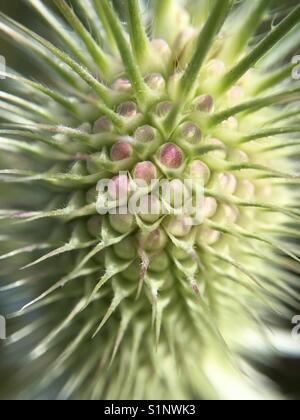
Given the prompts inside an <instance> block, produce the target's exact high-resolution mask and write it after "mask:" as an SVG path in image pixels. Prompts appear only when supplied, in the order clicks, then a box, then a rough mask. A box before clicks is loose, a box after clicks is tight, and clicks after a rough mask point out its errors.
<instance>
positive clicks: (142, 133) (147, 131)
mask: <svg viewBox="0 0 300 420" xmlns="http://www.w3.org/2000/svg"><path fill="white" fill-rule="evenodd" d="M156 134H157V131H156V129H155V128H153V127H151V126H150V125H143V126H142V127H139V128H137V130H136V131H135V133H134V138H135V140H136V141H139V142H141V143H150V142H151V141H154V140H155V139H156Z"/></svg>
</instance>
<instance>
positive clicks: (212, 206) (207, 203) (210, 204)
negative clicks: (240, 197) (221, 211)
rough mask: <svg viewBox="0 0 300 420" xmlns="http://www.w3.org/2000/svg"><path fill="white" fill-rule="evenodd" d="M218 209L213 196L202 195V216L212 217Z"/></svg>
mask: <svg viewBox="0 0 300 420" xmlns="http://www.w3.org/2000/svg"><path fill="white" fill-rule="evenodd" d="M217 209H218V203H217V200H216V199H215V198H213V197H204V200H203V217H204V218H206V219H210V218H211V217H213V216H214V215H215V214H216V212H217Z"/></svg>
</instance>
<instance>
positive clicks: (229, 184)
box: [217, 172, 237, 195]
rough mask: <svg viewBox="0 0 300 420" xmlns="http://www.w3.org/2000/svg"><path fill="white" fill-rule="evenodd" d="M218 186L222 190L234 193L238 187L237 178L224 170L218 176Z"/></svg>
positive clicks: (230, 193)
mask: <svg viewBox="0 0 300 420" xmlns="http://www.w3.org/2000/svg"><path fill="white" fill-rule="evenodd" d="M217 182H218V188H219V189H220V192H222V193H225V194H229V195H232V194H234V193H235V192H236V189H237V179H236V177H235V176H234V175H232V174H231V173H229V172H223V173H221V174H219V176H218V181H217Z"/></svg>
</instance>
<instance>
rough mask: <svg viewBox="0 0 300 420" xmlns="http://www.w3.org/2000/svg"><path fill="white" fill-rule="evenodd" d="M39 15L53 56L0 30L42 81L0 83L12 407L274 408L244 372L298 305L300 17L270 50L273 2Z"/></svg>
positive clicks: (169, 3)
mask: <svg viewBox="0 0 300 420" xmlns="http://www.w3.org/2000/svg"><path fill="white" fill-rule="evenodd" d="M28 3H29V5H30V6H32V7H33V9H34V10H35V11H37V12H38V13H39V15H40V19H42V20H43V21H46V23H47V24H48V26H50V28H51V38H53V37H54V40H51V41H50V40H48V39H46V38H44V37H42V36H40V35H38V34H37V33H34V32H33V31H31V30H30V29H28V28H25V27H24V26H22V25H21V24H19V23H17V22H15V21H13V20H11V19H10V18H9V17H7V16H5V15H4V14H3V13H1V14H0V30H1V32H2V33H3V34H4V35H5V36H6V37H8V38H10V39H11V40H12V42H13V44H14V45H15V46H19V47H21V48H23V49H24V50H25V51H26V52H27V53H30V54H32V55H33V57H34V58H35V59H36V61H35V62H34V65H35V66H36V67H37V68H38V66H39V65H40V64H39V63H42V65H43V68H45V69H46V75H47V81H44V82H42V81H39V82H37V81H33V80H31V79H29V78H26V77H24V76H22V75H21V74H20V73H19V72H16V71H13V70H8V71H6V72H1V75H2V76H5V78H6V79H7V83H6V85H5V87H6V89H5V90H2V91H1V93H0V96H1V104H2V111H1V120H2V122H1V129H0V135H1V143H0V148H1V150H2V151H3V158H1V166H2V167H3V168H4V169H2V170H1V181H2V184H3V187H2V189H3V194H5V195H6V197H7V198H5V200H3V201H4V204H5V208H4V209H3V210H2V211H1V219H2V220H3V221H4V222H3V230H4V232H6V230H7V235H6V236H5V238H7V239H5V240H6V244H5V246H4V247H3V249H5V248H8V249H7V250H6V252H5V251H4V252H3V255H2V256H1V260H3V261H7V264H6V266H5V268H3V269H2V270H1V277H2V278H3V283H4V286H3V287H2V288H1V290H2V292H3V293H8V296H9V301H10V302H12V304H11V308H13V313H12V314H11V315H10V325H9V326H10V329H11V331H12V333H11V335H10V338H9V340H8V341H7V342H6V347H5V348H6V351H7V355H6V356H7V360H8V362H7V363H8V365H10V363H11V364H13V363H16V366H15V368H14V373H13V374H12V375H11V376H10V381H9V382H8V385H7V389H4V391H5V392H7V394H8V395H11V393H12V392H13V393H15V395H18V396H19V397H25V398H28V397H37V396H41V395H48V396H49V395H50V394H51V392H54V395H53V397H55V398H89V399H97V398H116V399H118V398H130V399H131V398H192V397H197V398H200V397H201V398H205V397H206V398H236V397H242V398H243V397H245V396H246V397H254V396H260V394H261V393H262V390H261V388H260V387H261V386H262V382H260V379H259V378H257V377H256V376H255V373H253V372H252V371H250V367H249V365H248V364H247V357H248V356H250V355H251V356H253V355H254V354H255V351H256V349H255V344H256V343H257V342H258V341H259V340H262V342H263V343H264V345H265V346H266V347H268V344H267V339H266V338H265V327H266V324H267V321H266V314H267V313H269V312H270V313H273V314H274V313H278V312H280V313H281V314H284V315H285V316H289V315H290V312H289V310H288V309H287V304H289V305H290V306H294V307H295V306H297V305H298V304H299V297H298V296H296V295H295V293H294V292H293V289H292V285H293V281H294V278H295V274H293V273H296V272H298V270H299V268H298V267H297V263H298V262H299V257H298V248H297V245H296V243H295V242H293V241H292V240H291V238H297V237H298V236H299V234H298V221H299V217H300V213H299V210H298V208H297V188H298V183H299V175H298V174H297V172H296V165H295V161H294V160H293V159H292V157H293V156H294V155H295V154H297V153H298V149H299V141H298V140H297V135H298V133H299V131H300V129H299V126H298V125H297V117H298V111H297V106H296V100H297V99H298V97H299V93H300V87H299V84H297V83H296V82H295V81H293V80H292V77H291V72H292V67H291V65H286V64H282V63H283V62H284V59H285V57H286V55H287V54H288V53H289V51H292V50H293V48H294V47H295V46H296V42H297V41H296V39H297V38H298V35H299V29H298V26H297V24H298V23H299V21H300V7H299V6H297V7H294V8H292V9H291V10H290V11H289V13H288V14H287V15H285V14H283V17H281V18H280V21H279V23H278V24H277V25H276V26H274V27H273V28H272V29H270V30H268V31H267V32H266V33H264V34H261V29H260V31H258V33H256V30H258V29H259V28H261V23H262V22H266V23H267V25H268V28H269V27H270V24H271V21H272V18H273V13H274V12H272V7H271V3H272V1H266V0H256V1H249V0H244V1H242V2H235V1H233V0H215V1H211V2H208V1H205V0H197V1H196V0H187V1H179V0H178V1H177V0H163V1H162V0H157V1H155V0H153V1H151V2H147V5H146V4H144V3H143V2H142V1H139V0H126V1H125V2H122V1H120V2H110V1H108V0H93V1H92V0H78V1H76V2H68V1H65V0H53V6H54V7H53V8H50V7H48V6H46V4H45V3H44V2H43V1H41V0H28ZM115 3H117V6H119V7H115V6H116V4H115ZM118 9H119V10H118ZM120 9H121V10H120ZM71 30H72V31H73V32H70V31H71ZM56 40H58V43H57V42H56ZM288 49H289V50H288ZM274 62H276V63H277V67H278V68H276V69H275V70H274V69H273V68H272V65H273V63H274ZM41 74H44V72H41ZM2 161H3V162H2ZM104 179H107V180H109V181H110V182H109V184H108V187H107V191H106V197H108V200H107V201H106V202H105V205H104V207H103V203H104V202H103V200H102V199H103V196H102V195H103V193H104V192H103V191H102V192H99V183H101V181H103V180H104ZM187 179H188V180H190V181H191V183H190V188H188V187H187V185H186V184H185V180H187ZM161 180H167V181H168V188H169V190H168V192H169V194H168V196H167V199H166V198H165V196H164V195H162V194H158V195H153V194H151V192H152V188H154V186H155V184H156V183H157V182H159V181H161ZM200 187H201V188H200ZM199 188H200V189H201V191H202V192H203V194H204V197H203V200H202V201H201V221H200V220H198V219H197V217H196V216H195V212H196V213H197V210H199V209H198V208H197V206H199V203H198V202H197V205H196V209H195V203H196V198H197V193H198V192H199ZM136 196H138V199H139V200H138V201H139V207H138V208H139V211H135V212H129V211H126V209H127V208H126V204H127V202H128V199H129V198H132V197H136ZM183 196H184V197H186V196H188V197H189V199H190V203H191V204H193V206H191V207H189V209H191V208H192V210H191V211H188V210H186V211H185V212H183V213H182V212H180V208H179V205H178V197H183ZM99 199H100V201H99ZM99 202H100V203H101V205H100V206H99ZM179 203H180V201H179ZM112 209H115V210H117V211H111V210H112ZM149 209H151V211H149ZM103 210H105V211H103ZM127 210H128V209H127ZM191 219H193V220H194V221H195V219H196V220H198V223H191ZM20 242H21V244H20ZM24 242H25V243H24ZM28 254H29V255H30V258H29V259H28ZM16 257H18V258H17V259H16ZM12 258H14V260H12ZM8 261H12V263H11V264H9V262H8ZM16 262H17V264H18V265H20V267H21V266H22V265H24V267H23V270H22V271H19V270H17V268H16V265H17V264H16ZM284 268H288V270H289V274H288V272H286V271H284ZM8 273H9V274H8ZM7 277H9V279H8V278H7ZM24 300H25V306H23V304H24ZM20 306H23V308H22V309H21V311H19V309H20ZM11 308H9V309H11ZM14 310H15V311H14ZM269 351H270V349H269ZM24 353H25V358H24V361H22V362H20V361H19V360H17V359H18V357H19V356H18V355H19V354H22V355H24ZM241 354H242V356H241ZM233 356H234V357H233ZM245 366H247V368H248V370H249V374H248V377H247V378H246V375H244V371H245ZM242 367H243V369H242ZM45 368H47V372H46V373H45ZM41 374H42V375H43V377H42V379H41ZM251 378H252V382H251ZM258 382H259V385H260V387H259V388H260V389H259V392H258V393H257V392H256V391H257V389H256V388H257V387H258ZM224 383H226V387H225V388H226V389H224ZM12 389H13V391H12ZM52 390H54V391H52ZM270 395H274V394H272V393H271V392H270V394H269V393H268V390H266V395H265V397H268V396H270Z"/></svg>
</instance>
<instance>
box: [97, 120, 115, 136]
mask: <svg viewBox="0 0 300 420" xmlns="http://www.w3.org/2000/svg"><path fill="white" fill-rule="evenodd" d="M93 131H94V133H95V134H97V133H111V132H113V131H114V126H113V123H112V122H111V121H110V119H109V118H107V117H100V118H98V120H97V121H96V122H95V124H94V129H93Z"/></svg>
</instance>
